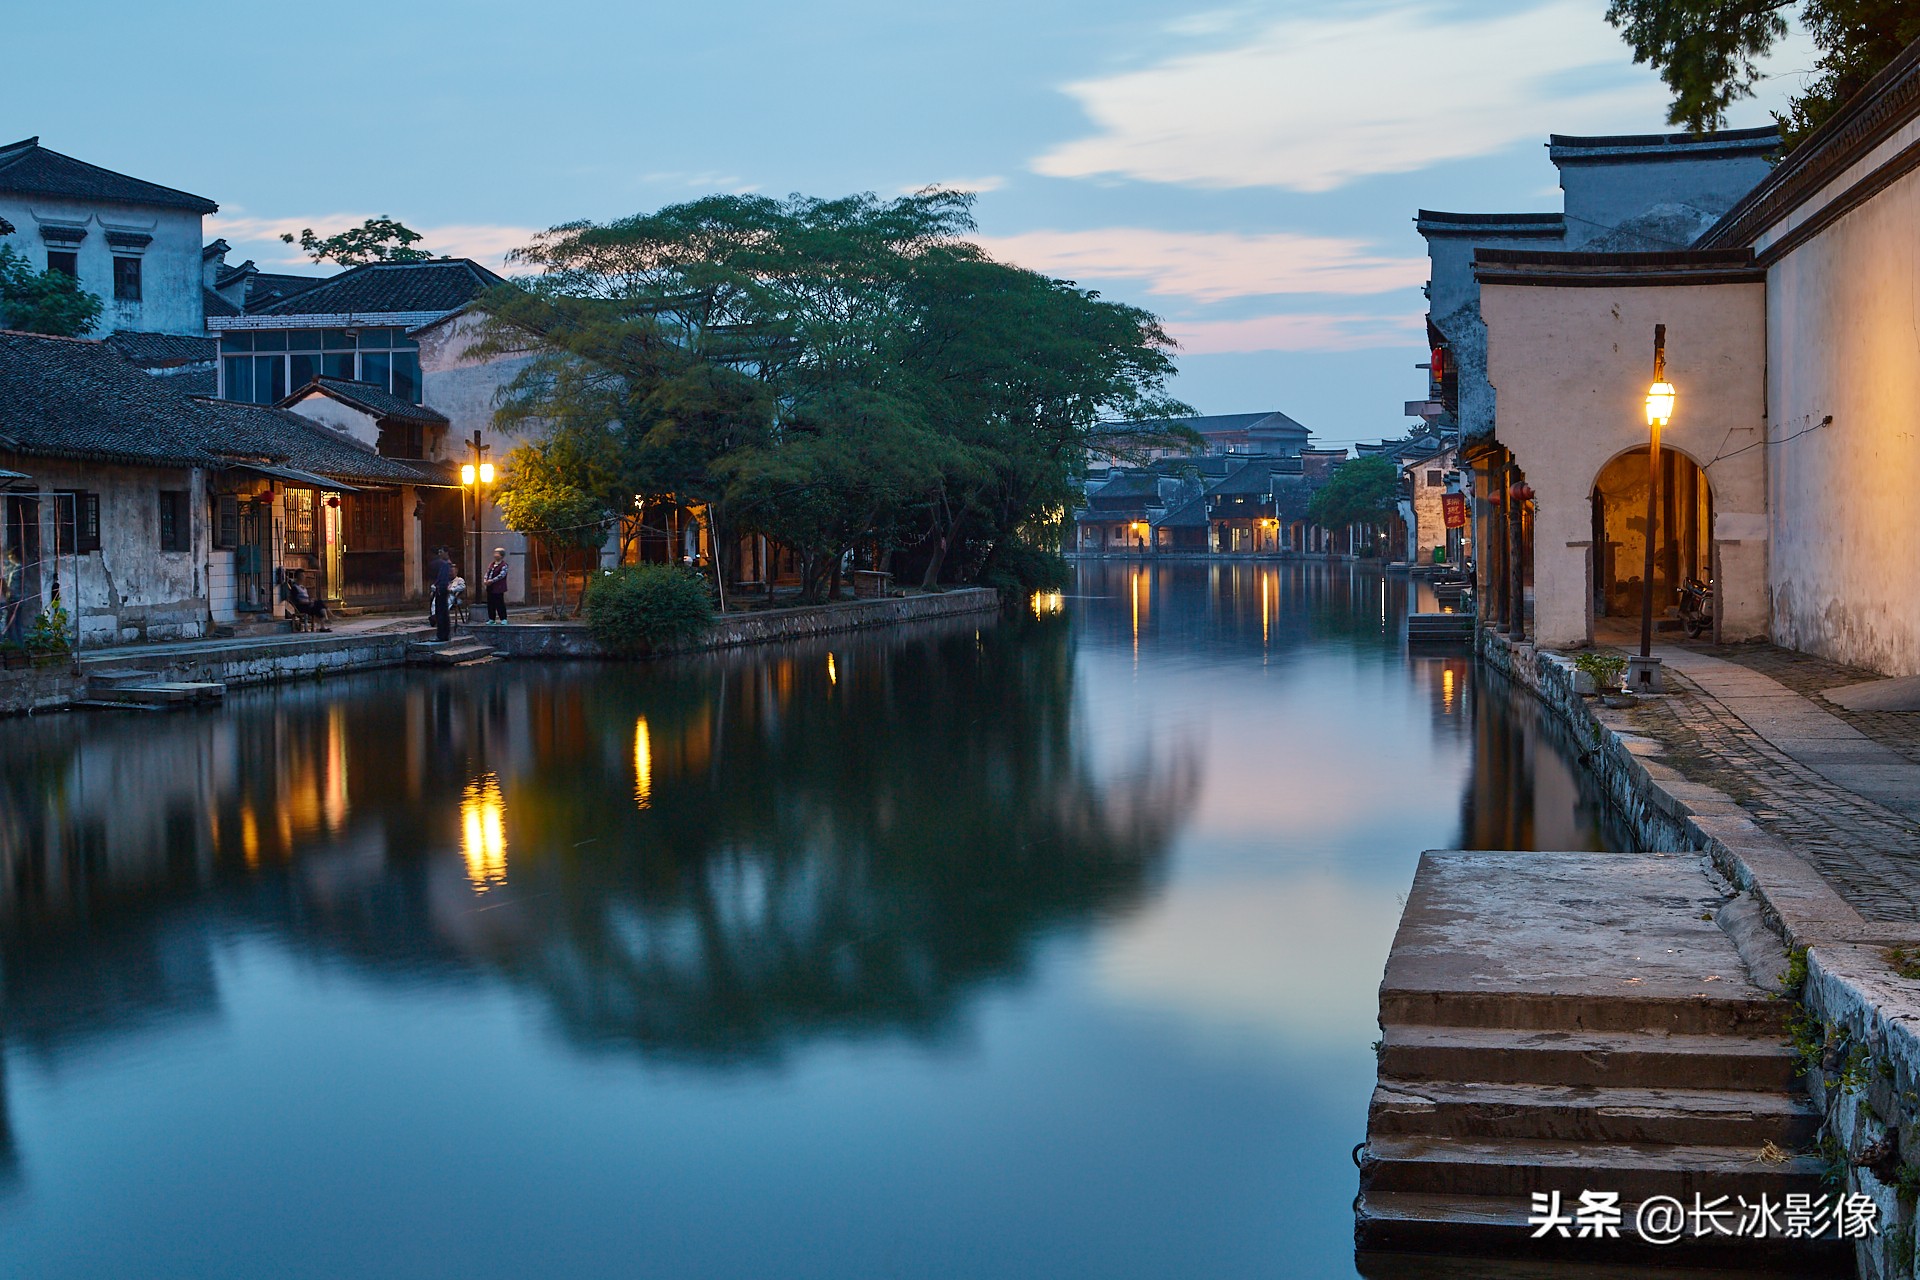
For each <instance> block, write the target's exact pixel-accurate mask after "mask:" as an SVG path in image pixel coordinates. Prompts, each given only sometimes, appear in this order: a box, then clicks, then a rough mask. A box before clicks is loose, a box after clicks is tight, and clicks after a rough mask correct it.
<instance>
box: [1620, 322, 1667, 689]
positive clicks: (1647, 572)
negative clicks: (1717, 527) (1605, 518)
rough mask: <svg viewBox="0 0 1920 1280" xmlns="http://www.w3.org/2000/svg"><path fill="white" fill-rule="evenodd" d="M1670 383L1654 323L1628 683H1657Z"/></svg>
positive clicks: (1662, 334) (1661, 336)
mask: <svg viewBox="0 0 1920 1280" xmlns="http://www.w3.org/2000/svg"><path fill="white" fill-rule="evenodd" d="M1674 399H1675V394H1674V390H1673V384H1672V383H1671V382H1668V381H1667V326H1665V325H1663V324H1657V325H1655V326H1653V385H1652V386H1651V387H1648V388H1647V555H1646V560H1645V564H1644V568H1643V570H1642V572H1641V575H1640V659H1641V663H1640V666H1639V669H1638V670H1637V671H1636V672H1635V673H1634V679H1633V681H1632V682H1631V683H1633V684H1639V685H1645V686H1647V687H1649V688H1652V687H1655V686H1657V685H1658V683H1659V680H1658V678H1657V677H1656V676H1655V675H1654V669H1653V665H1652V661H1651V659H1652V657H1653V544H1654V539H1655V537H1656V535H1657V534H1658V533H1659V527H1660V526H1659V521H1660V428H1662V427H1664V426H1666V425H1667V423H1669V422H1671V421H1672V420H1673V402H1674Z"/></svg>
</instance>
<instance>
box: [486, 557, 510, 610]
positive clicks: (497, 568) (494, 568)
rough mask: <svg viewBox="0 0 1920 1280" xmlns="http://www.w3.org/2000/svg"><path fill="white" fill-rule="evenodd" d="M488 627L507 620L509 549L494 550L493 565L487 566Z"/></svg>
mask: <svg viewBox="0 0 1920 1280" xmlns="http://www.w3.org/2000/svg"><path fill="white" fill-rule="evenodd" d="M485 582H486V588H487V625H488V626H493V625H495V624H498V623H504V622H505V621H506V620H507V549H506V548H505V547H495V548H494V549H493V563H492V564H489V565H488V566H487V576H486V579H485Z"/></svg>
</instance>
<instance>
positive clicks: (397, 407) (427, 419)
mask: <svg viewBox="0 0 1920 1280" xmlns="http://www.w3.org/2000/svg"><path fill="white" fill-rule="evenodd" d="M315 389H317V390H319V391H321V392H322V393H324V394H326V395H329V396H331V397H333V398H334V399H335V400H338V401H340V402H342V403H343V404H349V405H352V406H353V407H354V408H356V409H359V410H362V411H363V412H366V413H369V414H372V415H373V416H374V417H375V418H398V419H400V420H401V421H403V422H424V423H426V424H427V425H429V426H436V427H444V426H446V425H447V424H448V423H449V422H450V421H451V419H449V418H448V417H447V415H446V414H444V413H441V412H440V411H439V410H438V409H429V408H427V407H426V406H425V405H421V404H414V403H413V402H412V401H411V400H402V399H401V398H400V397H399V396H396V395H394V394H392V393H391V392H389V391H387V390H386V388H384V387H377V386H375V385H374V384H373V383H371V382H354V381H350V380H349V379H346V378H327V377H318V378H315V379H314V380H313V381H312V382H309V383H308V384H307V385H306V386H304V387H301V388H300V389H299V390H298V391H295V392H294V393H293V394H292V395H290V396H288V397H287V398H286V399H284V400H282V401H281V402H280V406H281V407H282V408H284V407H286V406H289V405H292V404H293V403H294V402H296V401H298V400H299V399H300V398H301V397H303V396H305V395H306V394H307V393H308V392H309V391H312V390H315Z"/></svg>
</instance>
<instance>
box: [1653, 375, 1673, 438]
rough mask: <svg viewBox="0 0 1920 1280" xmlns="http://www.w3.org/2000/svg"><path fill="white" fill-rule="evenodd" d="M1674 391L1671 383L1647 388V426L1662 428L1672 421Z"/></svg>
mask: <svg viewBox="0 0 1920 1280" xmlns="http://www.w3.org/2000/svg"><path fill="white" fill-rule="evenodd" d="M1674 398H1675V397H1674V390H1673V384H1672V383H1671V382H1656V383H1654V384H1653V385H1652V386H1651V387H1648V388H1647V425H1648V426H1650V427H1664V426H1666V425H1667V424H1668V423H1669V422H1671V421H1673V402H1674Z"/></svg>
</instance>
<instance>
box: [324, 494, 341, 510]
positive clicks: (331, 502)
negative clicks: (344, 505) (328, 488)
mask: <svg viewBox="0 0 1920 1280" xmlns="http://www.w3.org/2000/svg"><path fill="white" fill-rule="evenodd" d="M327 505H328V506H329V507H332V508H333V509H334V510H335V511H338V510H339V509H340V499H339V497H338V496H337V495H336V496H334V497H331V498H328V499H327Z"/></svg>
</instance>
